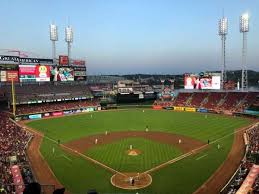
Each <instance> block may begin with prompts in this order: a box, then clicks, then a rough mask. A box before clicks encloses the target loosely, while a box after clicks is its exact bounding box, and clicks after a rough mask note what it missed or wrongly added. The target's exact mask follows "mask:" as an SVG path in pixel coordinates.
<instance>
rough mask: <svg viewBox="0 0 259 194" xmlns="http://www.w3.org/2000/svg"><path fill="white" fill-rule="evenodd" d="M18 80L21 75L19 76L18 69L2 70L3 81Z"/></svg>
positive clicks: (0, 72)
mask: <svg viewBox="0 0 259 194" xmlns="http://www.w3.org/2000/svg"><path fill="white" fill-rule="evenodd" d="M12 80H13V81H14V82H18V81H19V76H18V71H12V70H8V71H0V81H1V82H11V81H12Z"/></svg>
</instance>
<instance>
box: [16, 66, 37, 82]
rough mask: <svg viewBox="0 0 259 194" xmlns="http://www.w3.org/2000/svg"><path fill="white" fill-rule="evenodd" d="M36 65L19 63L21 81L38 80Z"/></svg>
mask: <svg viewBox="0 0 259 194" xmlns="http://www.w3.org/2000/svg"><path fill="white" fill-rule="evenodd" d="M35 73H36V65H19V76H20V82H34V81H36V75H35Z"/></svg>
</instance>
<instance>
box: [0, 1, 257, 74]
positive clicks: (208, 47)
mask: <svg viewBox="0 0 259 194" xmlns="http://www.w3.org/2000/svg"><path fill="white" fill-rule="evenodd" d="M244 12H248V14H249V16H250V31H249V33H248V58H247V62H248V69H252V70H257V71H258V70H259V0H227V1H226V0H177V1H175V0H2V1H1V11H0V23H1V27H0V49H18V50H22V51H28V52H31V53H33V55H34V56H41V57H48V58H51V57H52V50H51V49H52V47H51V42H50V40H49V25H50V24H51V23H52V22H54V23H55V24H56V25H57V26H58V36H59V40H58V42H57V43H56V44H57V54H58V55H59V54H60V55H62V54H67V45H66V43H65V41H64V39H65V33H64V31H65V27H66V26H67V25H70V26H72V28H73V32H74V42H73V44H72V58H81V59H86V61H87V68H88V73H89V74H131V73H155V74H160V73H168V74H181V73H185V72H200V71H212V70H220V69H221V65H220V59H221V51H220V49H221V40H220V37H219V36H218V20H219V19H220V18H221V17H222V16H223V13H224V15H225V16H226V17H227V18H228V20H229V30H228V35H227V40H226V63H227V69H231V70H234V69H240V68H241V50H242V34H241V33H240V32H239V16H240V15H241V14H242V13H244ZM0 51H1V54H3V52H5V50H0Z"/></svg>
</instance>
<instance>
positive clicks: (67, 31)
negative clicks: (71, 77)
mask: <svg viewBox="0 0 259 194" xmlns="http://www.w3.org/2000/svg"><path fill="white" fill-rule="evenodd" d="M65 34H66V39H65V41H66V42H67V56H68V65H69V66H70V63H71V59H70V58H71V44H72V42H73V30H72V28H71V27H70V26H68V27H66V29H65Z"/></svg>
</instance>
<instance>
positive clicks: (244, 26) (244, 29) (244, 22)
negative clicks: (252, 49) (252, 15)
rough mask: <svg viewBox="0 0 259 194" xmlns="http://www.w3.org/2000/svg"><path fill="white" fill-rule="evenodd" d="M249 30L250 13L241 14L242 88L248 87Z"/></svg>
mask: <svg viewBox="0 0 259 194" xmlns="http://www.w3.org/2000/svg"><path fill="white" fill-rule="evenodd" d="M248 31H249V15H248V13H244V14H242V15H241V16H240V32H241V33H243V47H242V75H241V76H242V77H241V89H242V90H244V89H247V88H248V77H247V64H246V63H247V62H246V56H247V33H248Z"/></svg>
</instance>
